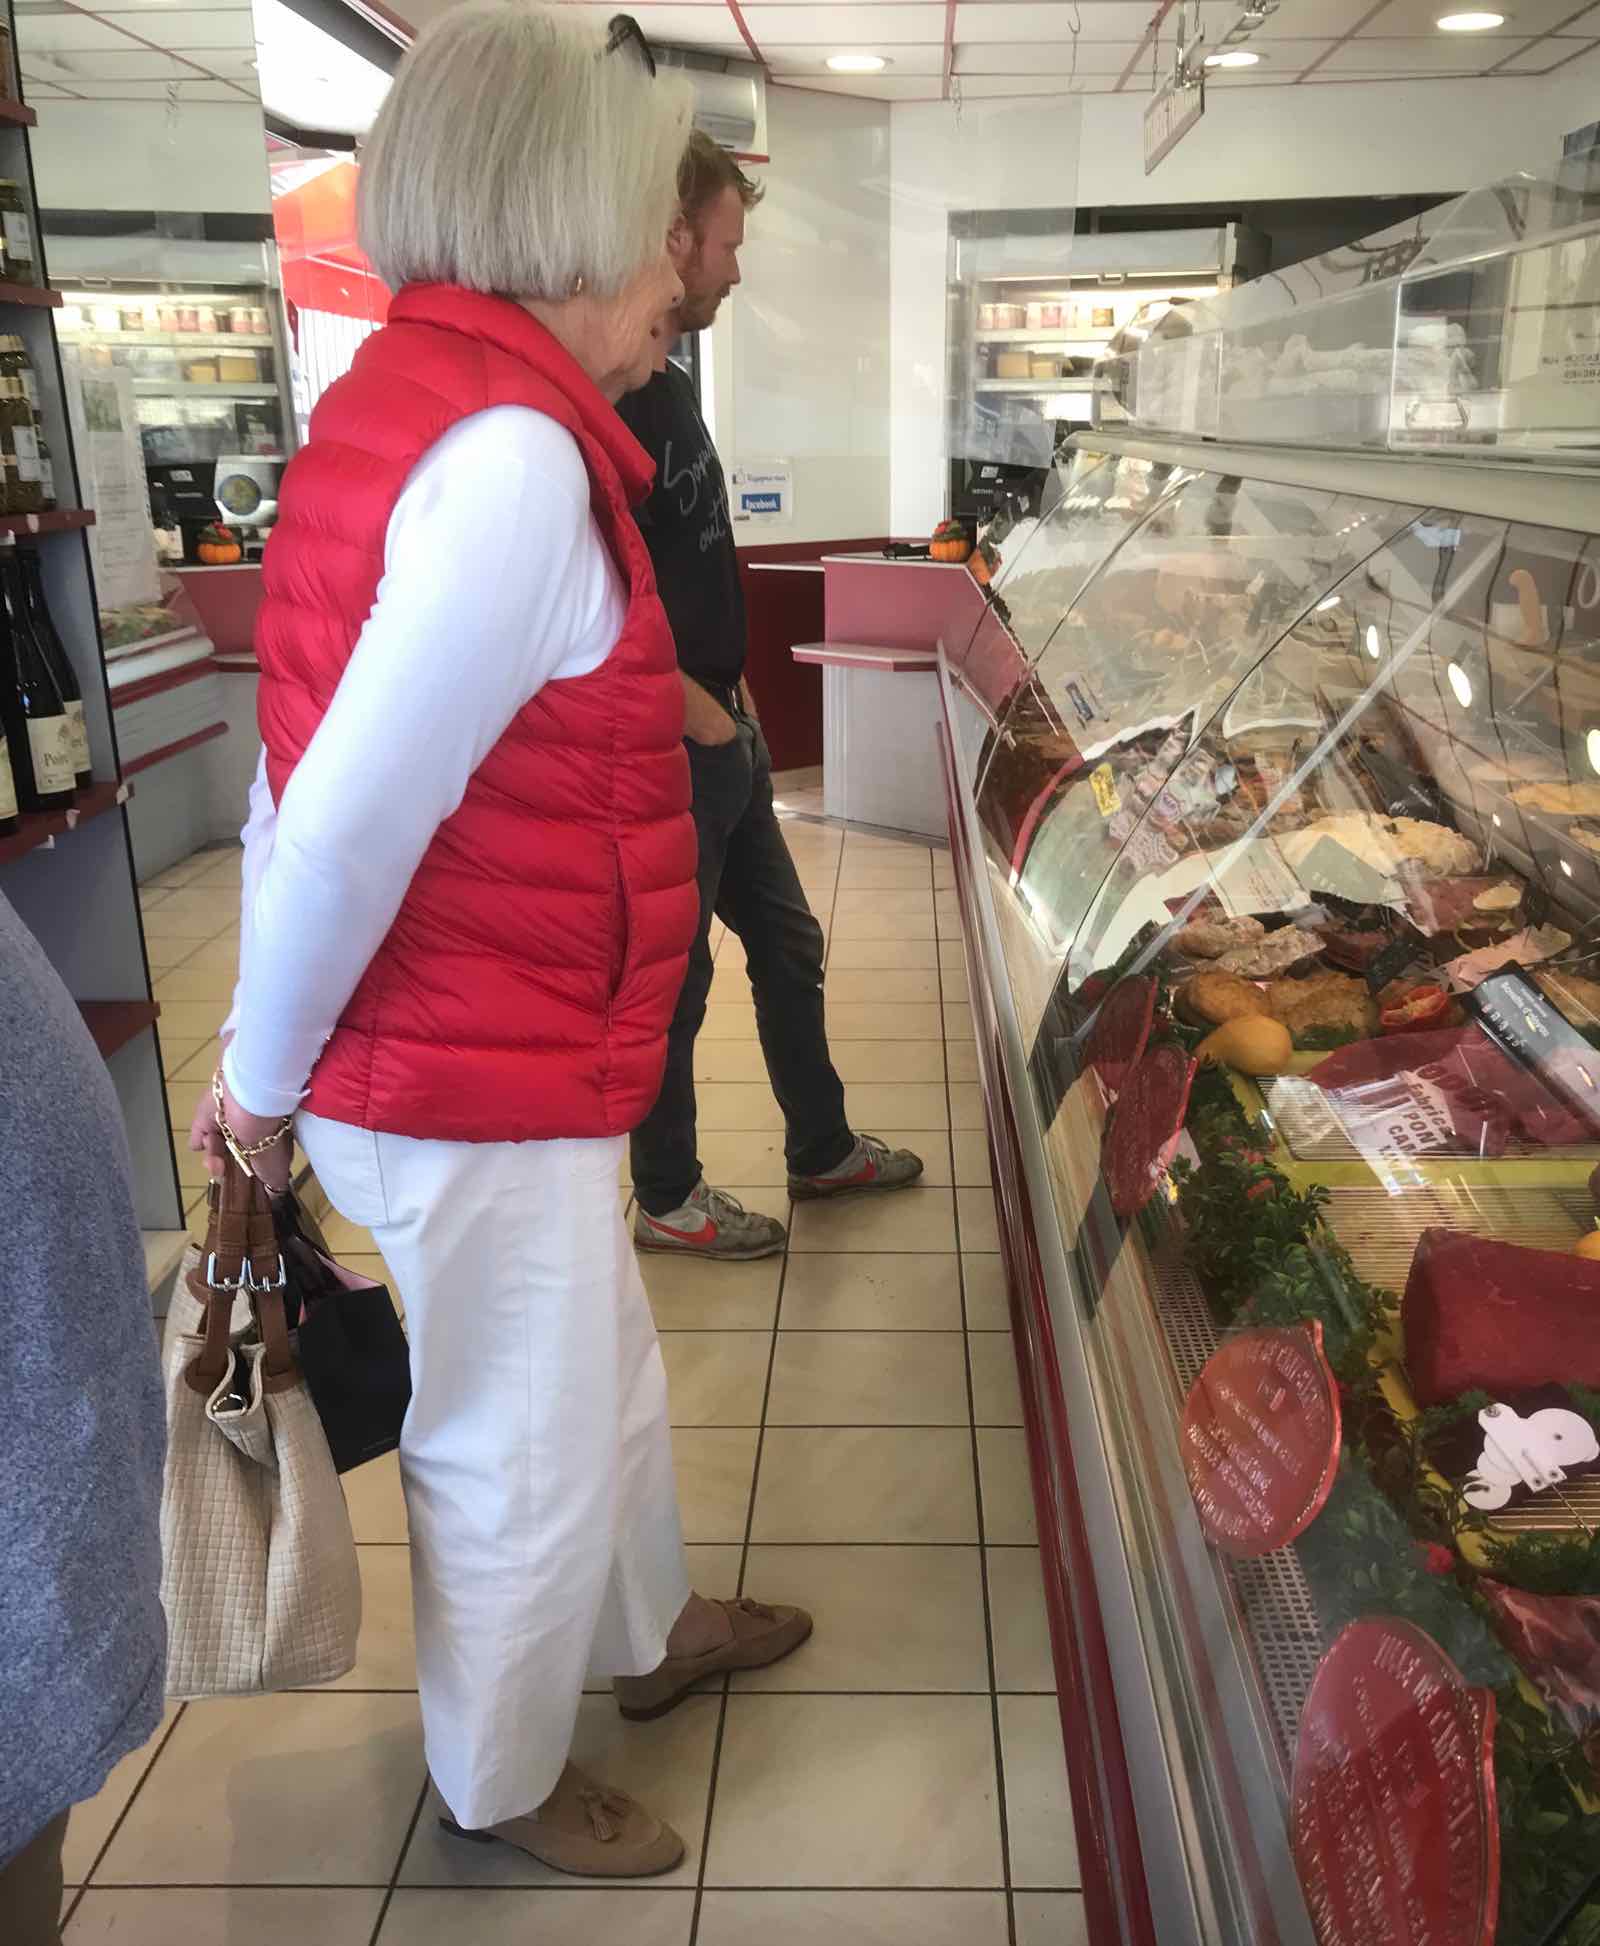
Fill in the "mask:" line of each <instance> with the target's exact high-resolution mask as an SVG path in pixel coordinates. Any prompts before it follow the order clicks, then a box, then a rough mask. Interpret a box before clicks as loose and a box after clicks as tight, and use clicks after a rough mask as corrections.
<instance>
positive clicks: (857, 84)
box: [778, 74, 939, 101]
mask: <svg viewBox="0 0 1600 1946" xmlns="http://www.w3.org/2000/svg"><path fill="white" fill-rule="evenodd" d="M778 86H779V87H796V86H798V87H803V88H806V89H809V90H810V91H811V92H813V93H815V94H824V95H857V96H859V97H861V98H862V99H863V100H866V101H937V100H938V99H939V81H938V77H937V76H935V75H918V74H852V75H838V74H835V75H828V76H825V77H823V76H819V77H817V78H816V79H806V80H804V81H800V82H782V81H780V82H779V83H778Z"/></svg>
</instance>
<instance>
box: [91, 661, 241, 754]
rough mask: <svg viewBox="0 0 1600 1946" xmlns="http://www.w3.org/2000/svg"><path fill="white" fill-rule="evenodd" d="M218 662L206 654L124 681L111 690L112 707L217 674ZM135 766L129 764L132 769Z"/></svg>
mask: <svg viewBox="0 0 1600 1946" xmlns="http://www.w3.org/2000/svg"><path fill="white" fill-rule="evenodd" d="M216 669H217V662H216V657H215V656H209V655H208V656H206V657H205V658H204V660H203V661H200V662H180V663H179V664H178V666H177V667H176V668H175V669H162V670H160V671H159V672H158V673H157V674H155V675H153V676H141V677H140V678H139V680H138V681H137V682H130V683H124V684H123V686H122V687H121V688H120V689H114V690H112V692H111V707H112V708H113V709H124V708H126V707H127V705H128V704H129V703H139V702H143V700H144V699H145V697H146V696H160V695H162V694H163V693H164V692H165V691H166V690H169V689H181V688H182V687H183V685H184V684H185V683H186V682H198V681H199V680H200V678H201V677H202V676H210V675H215V674H216ZM132 767H133V766H131V765H130V766H129V768H130V769H131V768H132Z"/></svg>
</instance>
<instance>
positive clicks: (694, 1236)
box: [640, 1210, 717, 1243]
mask: <svg viewBox="0 0 1600 1946" xmlns="http://www.w3.org/2000/svg"><path fill="white" fill-rule="evenodd" d="M640 1214H641V1215H642V1216H643V1218H644V1220H645V1221H646V1223H648V1224H649V1225H650V1227H651V1229H652V1230H659V1231H660V1232H661V1234H662V1235H663V1236H668V1237H676V1238H677V1240H678V1241H679V1243H712V1242H714V1241H715V1240H716V1235H717V1226H716V1224H715V1223H713V1222H712V1220H711V1218H710V1217H709V1216H708V1217H707V1218H706V1220H705V1221H704V1222H703V1223H702V1224H701V1225H700V1227H699V1229H698V1230H675V1229H673V1227H672V1225H671V1224H670V1223H663V1222H662V1220H661V1218H660V1217H659V1216H652V1215H651V1214H650V1212H649V1211H648V1210H641V1211H640Z"/></svg>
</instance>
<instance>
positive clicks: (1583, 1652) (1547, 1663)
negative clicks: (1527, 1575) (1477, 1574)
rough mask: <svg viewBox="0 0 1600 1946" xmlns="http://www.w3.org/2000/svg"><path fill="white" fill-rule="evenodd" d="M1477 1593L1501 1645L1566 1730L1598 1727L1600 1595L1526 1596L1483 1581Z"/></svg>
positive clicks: (1485, 1578) (1579, 1732) (1499, 1583)
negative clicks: (1492, 1621)
mask: <svg viewBox="0 0 1600 1946" xmlns="http://www.w3.org/2000/svg"><path fill="white" fill-rule="evenodd" d="M1478 1588H1479V1591H1480V1592H1481V1593H1482V1595H1483V1597H1484V1599H1485V1600H1486V1601H1487V1602H1488V1604H1489V1607H1490V1609H1491V1610H1492V1611H1493V1614H1494V1620H1495V1627H1496V1628H1497V1629H1498V1631H1499V1634H1500V1639H1501V1641H1502V1642H1504V1643H1505V1645H1506V1647H1507V1648H1508V1649H1509V1650H1510V1651H1511V1653H1512V1654H1513V1655H1514V1656H1515V1657H1516V1659H1517V1660H1518V1662H1520V1663H1521V1664H1522V1666H1523V1668H1524V1669H1526V1670H1527V1672H1528V1674H1529V1675H1530V1676H1532V1678H1533V1680H1534V1682H1535V1683H1536V1684H1537V1685H1538V1687H1539V1693H1540V1694H1541V1695H1542V1696H1543V1697H1544V1699H1545V1701H1546V1702H1547V1703H1548V1704H1549V1705H1550V1707H1551V1708H1552V1709H1554V1710H1556V1711H1557V1712H1558V1713H1559V1714H1560V1715H1561V1717H1562V1718H1563V1719H1564V1720H1565V1722H1566V1724H1567V1727H1568V1728H1569V1729H1570V1730H1572V1731H1574V1732H1575V1733H1576V1734H1577V1735H1579V1736H1582V1735H1583V1734H1584V1733H1585V1732H1586V1731H1588V1730H1591V1729H1593V1728H1594V1726H1595V1725H1596V1724H1597V1723H1600V1595H1530V1594H1529V1593H1528V1592H1527V1591H1526V1590H1525V1589H1522V1588H1508V1587H1507V1586H1506V1584H1505V1583H1504V1582H1503V1581H1491V1580H1490V1579H1489V1577H1488V1576H1487V1575H1485V1576H1483V1577H1482V1579H1481V1580H1480V1581H1479V1582H1478Z"/></svg>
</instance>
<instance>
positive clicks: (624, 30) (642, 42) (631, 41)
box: [606, 14, 656, 81]
mask: <svg viewBox="0 0 1600 1946" xmlns="http://www.w3.org/2000/svg"><path fill="white" fill-rule="evenodd" d="M619 47H621V48H627V49H628V50H630V52H631V53H632V54H633V55H634V56H635V58H636V59H637V60H638V61H639V62H640V63H641V64H642V65H643V67H644V71H645V73H646V74H648V75H649V77H650V79H651V80H652V81H654V80H655V78H656V57H655V56H654V55H653V54H652V53H651V52H650V43H649V42H648V41H647V40H646V39H645V37H644V29H643V28H642V27H641V26H640V25H639V23H638V21H636V20H635V19H634V17H633V15H632V14H613V15H612V16H611V23H610V25H609V27H608V28H607V29H606V52H607V53H608V54H615V53H616V51H617V49H618V48H619Z"/></svg>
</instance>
